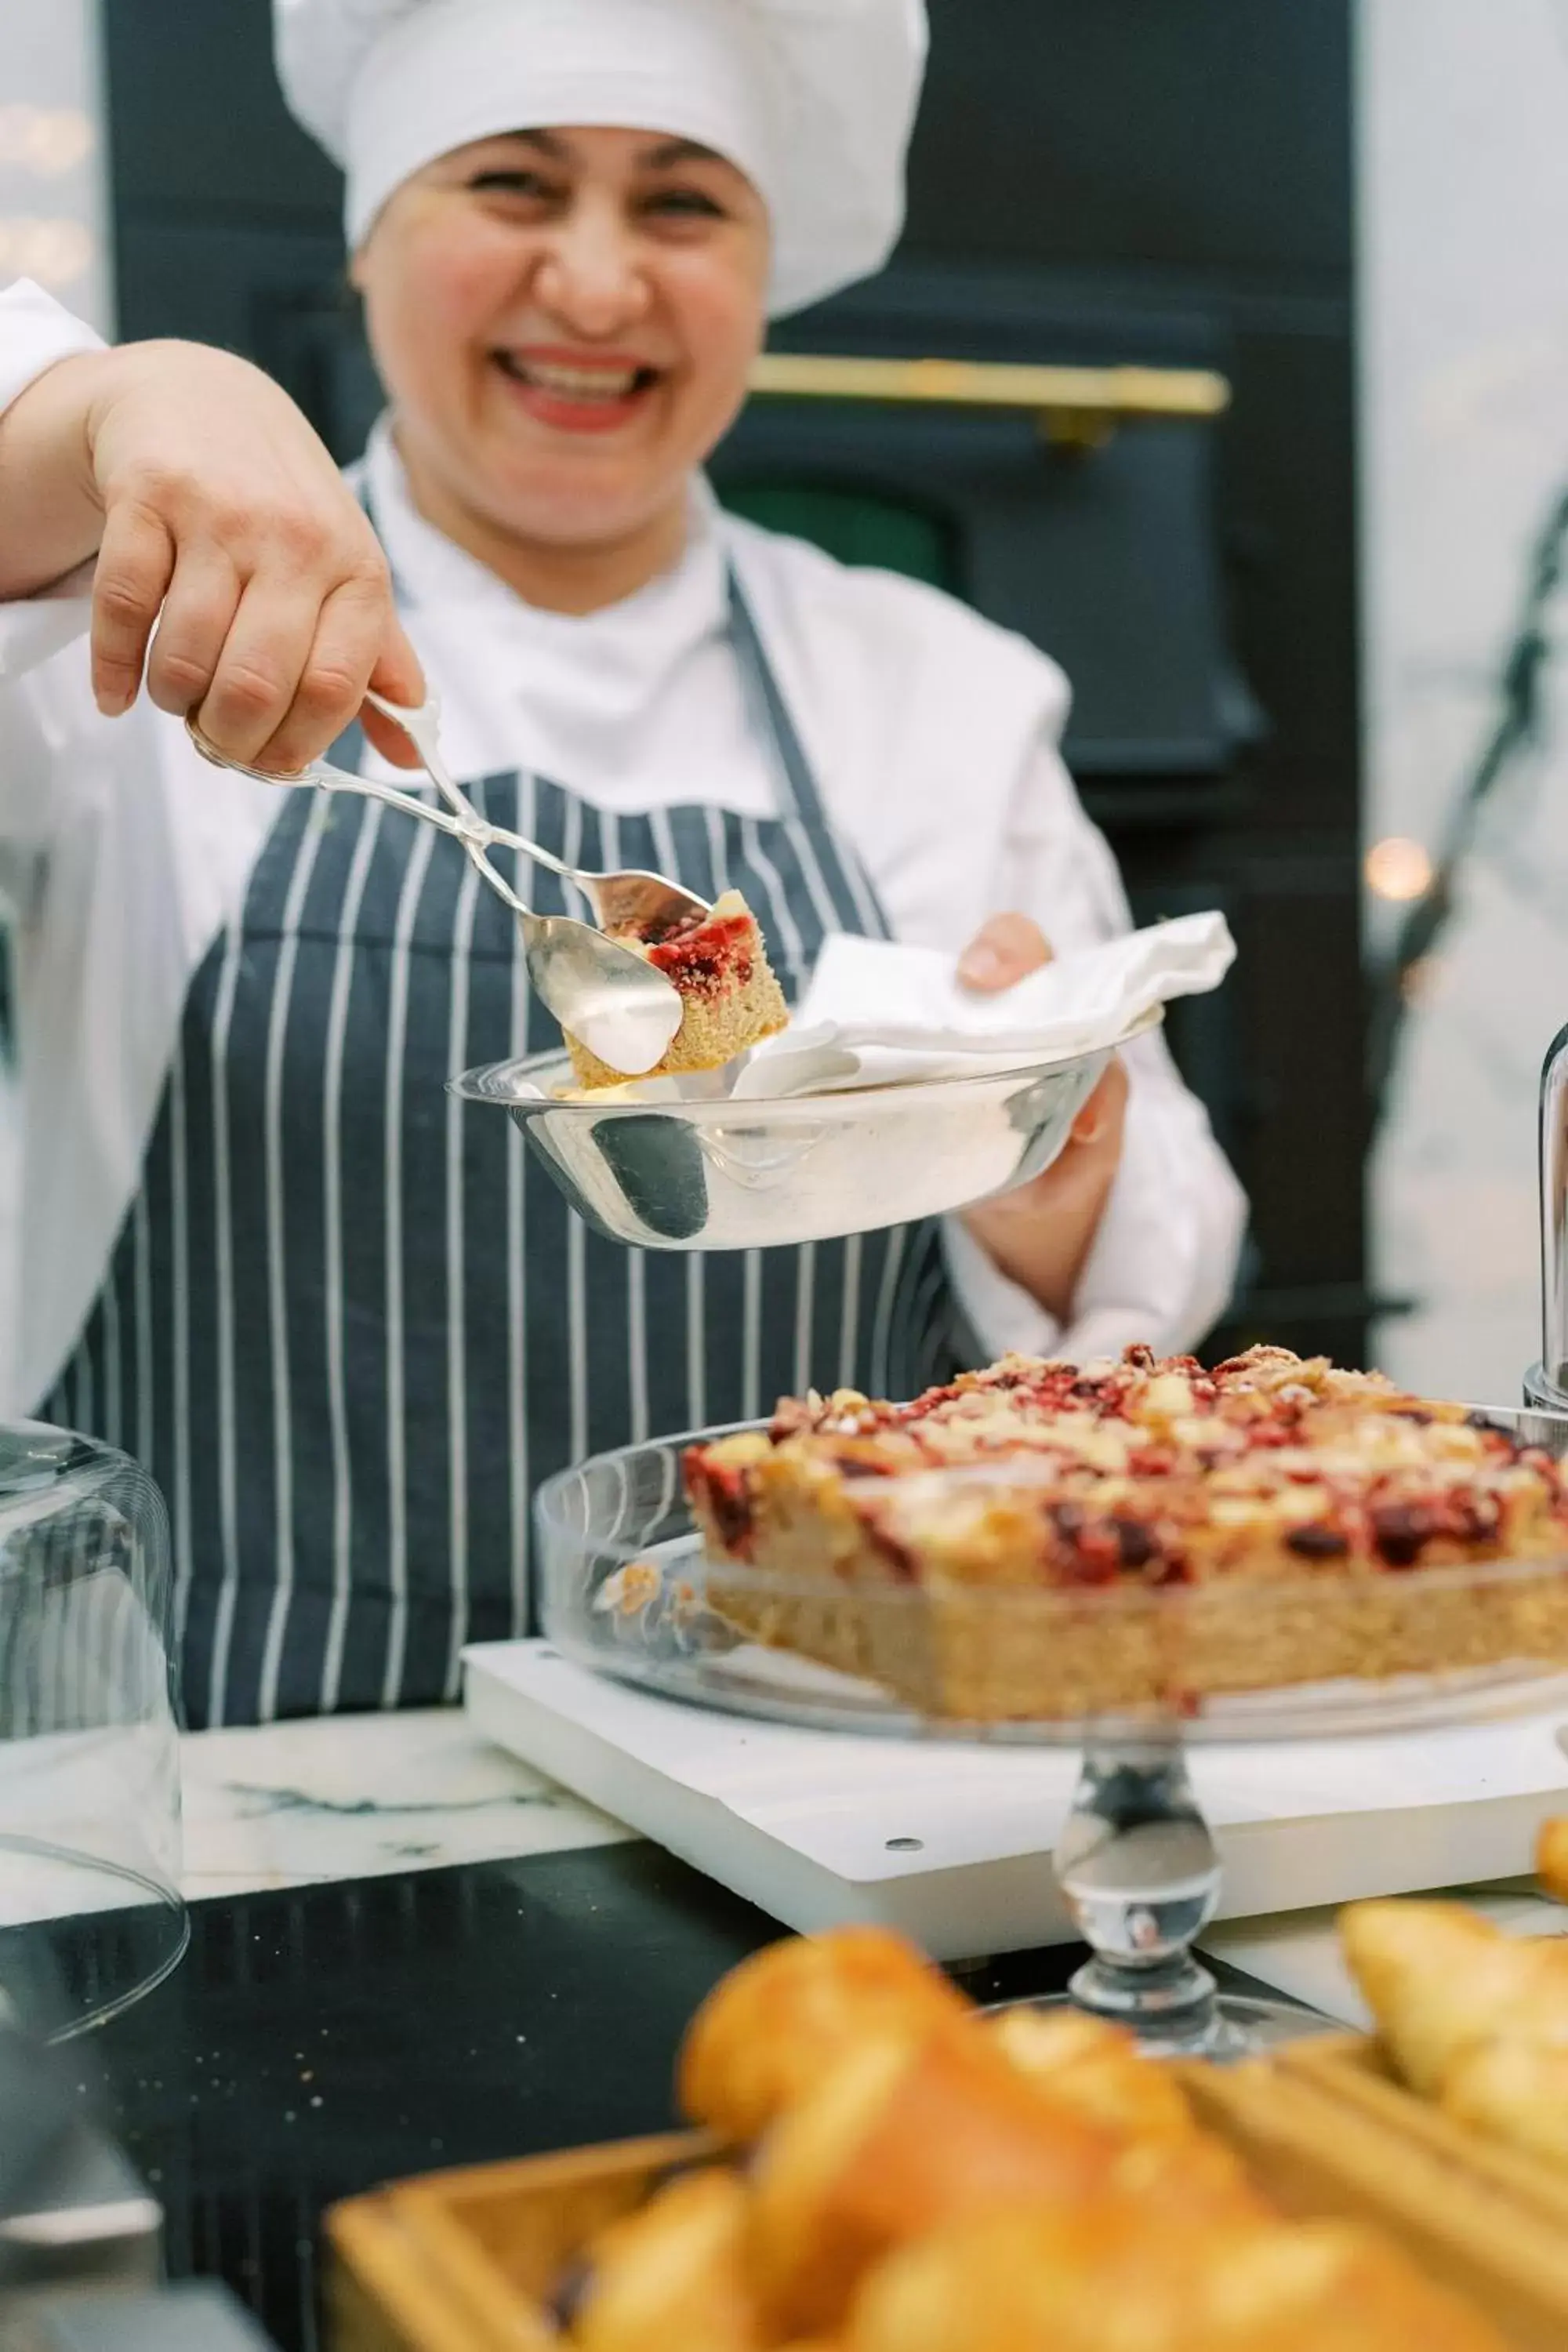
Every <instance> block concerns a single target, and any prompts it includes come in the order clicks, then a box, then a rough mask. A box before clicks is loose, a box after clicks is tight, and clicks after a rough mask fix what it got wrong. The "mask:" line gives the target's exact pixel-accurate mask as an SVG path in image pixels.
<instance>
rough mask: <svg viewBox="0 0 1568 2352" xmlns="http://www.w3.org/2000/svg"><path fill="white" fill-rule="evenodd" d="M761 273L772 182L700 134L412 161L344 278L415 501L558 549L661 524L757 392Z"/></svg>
mask: <svg viewBox="0 0 1568 2352" xmlns="http://www.w3.org/2000/svg"><path fill="white" fill-rule="evenodd" d="M768 267H769V232H768V220H767V214H766V210H765V208H764V206H763V200H762V198H761V196H760V195H759V194H757V192H756V190H755V188H754V187H753V186H752V184H751V182H750V181H749V180H748V179H747V178H746V177H745V175H744V174H743V173H741V172H740V171H738V170H737V169H736V168H735V166H734V165H733V164H731V163H726V162H725V161H724V160H723V158H722V157H721V156H718V155H715V154H713V153H711V152H709V151H708V150H707V149H706V148H703V147H700V146H697V145H695V144H694V143H693V142H691V141H689V140H679V139H671V138H667V137H663V136H661V135H659V134H658V133H656V132H650V131H623V130H612V129H586V130H569V131H556V130H552V131H520V132H516V133H509V134H507V135H506V136H504V137H500V138H493V139H482V140H478V141H476V142H474V143H473V144H472V145H470V146H467V147H462V148H458V149H457V150H456V151H455V152H453V153H451V154H449V155H445V156H443V157H442V158H441V159H440V161H439V162H437V163H432V164H430V165H428V166H427V167H426V169H425V170H424V171H422V172H419V173H416V174H415V176H414V177H413V178H412V179H410V180H407V181H405V183H404V184H403V185H402V186H401V187H400V188H399V189H398V190H397V192H396V193H395V195H394V196H393V197H392V198H391V199H390V201H389V202H388V203H387V205H385V207H384V210H383V211H382V213H381V215H380V216H379V218H378V219H377V220H376V222H375V224H374V226H373V228H372V229H371V232H370V234H369V236H367V238H366V239H365V241H364V243H363V246H362V247H361V248H360V250H359V252H358V254H357V255H356V256H355V257H354V264H353V276H354V282H355V284H356V285H357V286H358V287H359V289H360V290H361V291H362V293H363V296H364V299H365V310H366V319H367V322H368V326H369V331H370V339H371V343H372V347H373V349H374V353H375V358H376V363H377V366H378V368H379V369H380V372H381V375H382V379H383V382H384V383H385V385H386V388H387V392H388V394H389V395H390V397H391V401H392V404H393V409H394V413H395V419H396V426H397V438H398V444H399V446H400V448H401V450H402V452H403V456H404V458H405V463H406V464H407V466H408V469H409V474H410V478H411V480H412V481H413V483H414V485H415V488H416V496H417V497H418V499H419V502H420V504H421V505H422V506H423V507H424V508H425V509H426V512H427V513H430V514H431V515H432V519H433V520H437V521H438V522H440V521H443V520H447V516H448V515H450V514H451V513H452V512H453V511H454V510H456V511H457V512H458V513H460V514H462V515H463V516H464V517H465V518H466V519H468V521H469V524H470V528H471V527H472V526H474V525H477V526H479V530H480V531H481V532H482V533H483V534H484V535H485V536H489V534H496V535H499V536H501V537H504V538H507V539H511V540H515V541H521V542H524V543H528V542H531V543H533V544H535V545H538V546H539V547H541V548H546V547H554V548H559V549H561V550H562V551H565V550H567V549H571V548H579V549H584V550H586V549H588V548H591V547H594V546H605V545H609V544H613V543H615V542H616V541H627V540H631V539H635V538H637V536H638V535H639V534H641V533H645V532H647V531H648V530H657V529H658V526H659V523H660V520H661V518H664V517H667V516H668V515H669V514H670V512H671V511H672V510H673V509H683V505H684V499H685V491H686V485H687V482H688V480H689V477H690V475H691V473H692V471H693V469H694V468H695V467H699V466H700V465H701V464H702V463H703V461H704V460H705V458H706V457H708V454H709V452H710V450H711V449H712V447H713V445H714V444H715V442H716V441H718V440H719V438H720V437H721V435H722V434H723V433H724V431H725V430H726V428H727V427H728V425H730V424H731V421H732V419H733V418H734V415H735V414H736V412H737V410H738V409H739V408H740V406H741V404H742V400H743V399H744V397H745V391H746V380H747V374H748V371H749V369H750V366H751V362H752V359H753V357H754V356H755V354H756V352H757V351H758V349H759V347H760V345H761V342H762V339H763V328H764V321H765V295H766V289H767V280H768ZM459 535H466V534H459Z"/></svg>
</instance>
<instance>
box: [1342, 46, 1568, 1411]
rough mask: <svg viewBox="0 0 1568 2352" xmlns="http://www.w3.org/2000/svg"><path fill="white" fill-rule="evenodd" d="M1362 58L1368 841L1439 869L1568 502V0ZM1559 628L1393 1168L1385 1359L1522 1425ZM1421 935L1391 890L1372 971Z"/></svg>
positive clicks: (1556, 919)
mask: <svg viewBox="0 0 1568 2352" xmlns="http://www.w3.org/2000/svg"><path fill="white" fill-rule="evenodd" d="M1360 41H1361V58H1360V140H1361V152H1360V163H1359V170H1360V202H1359V216H1360V235H1361V269H1362V278H1361V300H1362V306H1363V308H1362V354H1363V358H1362V365H1363V383H1362V464H1363V525H1362V527H1363V634H1364V642H1365V647H1366V660H1365V680H1366V738H1367V803H1366V806H1367V839H1368V844H1369V846H1370V845H1373V844H1374V843H1376V842H1377V841H1378V840H1380V839H1384V838H1386V837H1389V836H1394V837H1406V838H1408V839H1410V840H1413V841H1414V842H1415V843H1417V844H1419V845H1422V846H1423V847H1425V848H1426V851H1427V852H1428V854H1429V855H1431V856H1436V855H1437V852H1438V849H1439V845H1440V844H1441V841H1442V838H1443V835H1444V831H1445V827H1446V825H1447V824H1448V822H1449V820H1450V818H1451V815H1452V812H1453V810H1454V808H1455V805H1456V803H1457V802H1458V799H1459V797H1460V795H1461V794H1462V793H1463V790H1464V787H1465V784H1466V782H1467V781H1468V778H1469V777H1470V776H1471V774H1472V773H1473V772H1474V771H1475V768H1476V765H1477V762H1478V760H1479V757H1480V754H1481V752H1482V751H1483V749H1484V747H1485V745H1486V742H1487V740H1488V737H1489V734H1490V732H1491V730H1492V729H1493V727H1494V725H1495V723H1496V719H1497V714H1498V710H1499V708H1500V668H1501V665H1502V663H1503V661H1504V659H1505V656H1506V654H1507V650H1508V647H1509V646H1510V640H1511V639H1512V637H1513V635H1514V632H1515V628H1516V625H1517V614H1518V611H1519V608H1520V606H1521V599H1522V596H1523V593H1524V586H1525V582H1526V578H1527V575H1528V572H1529V569H1530V564H1531V551H1532V548H1533V546H1534V545H1535V543H1536V542H1537V541H1538V539H1539V536H1540V534H1541V532H1542V528H1543V525H1544V524H1545V522H1546V520H1547V519H1548V517H1549V515H1550V514H1551V511H1552V508H1553V506H1554V504H1555V503H1556V501H1557V500H1558V499H1559V498H1560V497H1562V496H1563V493H1564V492H1565V491H1568V0H1361V23H1360ZM1547 618H1548V625H1549V641H1550V642H1549V653H1548V659H1547V664H1546V669H1545V679H1546V686H1545V695H1544V701H1543V720H1544V723H1543V726H1542V730H1541V731H1540V735H1539V739H1538V740H1537V741H1536V742H1535V744H1534V745H1533V746H1532V747H1531V749H1530V751H1529V752H1528V754H1527V756H1525V757H1524V758H1522V759H1521V760H1519V761H1516V762H1513V763H1512V764H1510V767H1509V768H1508V769H1507V770H1506V771H1505V772H1504V773H1503V775H1502V776H1501V778H1500V782H1499V783H1498V786H1497V789H1496V791H1495V793H1494V794H1493V795H1492V796H1491V797H1490V799H1489V802H1488V803H1487V804H1486V806H1485V809H1484V813H1483V815H1482V818H1481V822H1480V824H1479V831H1478V834H1477V837H1476V840H1475V843H1474V845H1473V848H1472V849H1471V851H1470V853H1469V854H1468V856H1466V858H1465V859H1464V860H1463V862H1462V864H1461V866H1460V868H1459V873H1458V887H1457V889H1456V892H1455V895H1454V906H1453V913H1452V917H1451V919H1450V920H1449V922H1448V924H1447V928H1446V929H1445V930H1444V931H1443V932H1442V934H1441V936H1440V937H1439V939H1438V940H1437V941H1436V946H1435V949H1434V951H1433V953H1432V955H1431V957H1430V959H1429V960H1428V961H1427V962H1426V965H1425V966H1424V967H1423V968H1422V970H1421V971H1420V973H1419V975H1418V985H1417V986H1416V988H1415V992H1414V998H1415V1001H1414V1003H1413V1005H1412V1009H1411V1012H1410V1014H1409V1016H1408V1019H1407V1022H1406V1025H1405V1033H1404V1038H1403V1045H1402V1049H1401V1053H1400V1055H1399V1059H1398V1062H1397V1065H1396V1067H1395V1071H1394V1080H1393V1084H1392V1087H1391V1092H1390V1097H1389V1107H1388V1118H1387V1120H1386V1123H1385V1126H1384V1132H1383V1139H1382V1141H1381V1144H1380V1146H1379V1149H1378V1151H1377V1153H1376V1156H1375V1160H1374V1162H1373V1169H1372V1172H1371V1184H1372V1206H1373V1267H1374V1280H1375V1283H1376V1285H1377V1286H1378V1288H1379V1289H1380V1291H1381V1292H1382V1294H1383V1295H1384V1296H1385V1297H1406V1298H1409V1299H1411V1300H1413V1301H1415V1312H1414V1313H1412V1314H1410V1315H1409V1316H1407V1317H1403V1318H1392V1317H1391V1318H1388V1319H1386V1320H1385V1321H1384V1324H1383V1325H1382V1327H1381V1328H1380V1331H1379V1333H1378V1349H1377V1352H1378V1354H1379V1356H1380V1358H1381V1360H1382V1361H1383V1362H1384V1364H1385V1365H1386V1366H1387V1368H1388V1369H1389V1370H1391V1371H1394V1372H1395V1373H1396V1374H1397V1375H1399V1376H1400V1377H1402V1378H1406V1379H1408V1380H1410V1381H1413V1382H1415V1383H1417V1384H1420V1385H1425V1386H1429V1387H1431V1388H1432V1389H1434V1390H1436V1391H1444V1392H1447V1393H1449V1394H1458V1395H1469V1396H1475V1397H1484V1398H1487V1399H1489V1400H1491V1401H1497V1402H1512V1401H1517V1397H1518V1390H1519V1381H1520V1375H1521V1370H1522V1368H1523V1366H1524V1365H1525V1363H1526V1361H1527V1360H1531V1359H1532V1358H1533V1357H1534V1356H1535V1355H1536V1354H1538V1353H1539V1301H1538V1292H1539V1255H1538V1252H1539V1243H1538V1233H1537V1213H1536V1177H1535V1153H1536V1140H1535V1101H1536V1087H1537V1079H1538V1074H1539V1070H1540V1065H1541V1060H1542V1053H1543V1051H1544V1049H1545V1047H1546V1045H1547V1044H1548V1042H1549V1040H1550V1039H1551V1038H1552V1035H1553V1034H1554V1033H1555V1032H1556V1030H1557V1029H1558V1028H1559V1027H1560V1026H1562V1024H1563V1023H1564V1022H1565V1021H1568V594H1565V595H1561V596H1559V597H1558V598H1557V599H1556V600H1555V602H1554V603H1553V604H1552V606H1551V607H1550V608H1549V610H1548V615H1547ZM1404 862H1405V866H1408V865H1409V863H1410V860H1409V858H1408V857H1406V859H1405V861H1404ZM1416 866H1417V871H1418V870H1419V861H1418V860H1417V861H1416ZM1393 867H1394V874H1395V877H1396V878H1398V877H1399V874H1400V861H1399V860H1398V859H1397V858H1396V859H1394V861H1393ZM1398 912H1399V909H1398V908H1397V907H1396V906H1394V905H1391V904H1390V903H1388V902H1387V901H1385V900H1380V899H1379V898H1377V897H1376V896H1375V895H1373V893H1371V892H1370V891H1369V894H1368V900H1367V920H1368V932H1369V944H1370V946H1371V947H1372V949H1373V951H1374V953H1375V952H1377V951H1380V950H1384V949H1385V948H1386V946H1387V943H1388V941H1389V940H1390V938H1391V936H1392V927H1393V924H1394V920H1395V919H1396V918H1397V914H1398Z"/></svg>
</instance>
